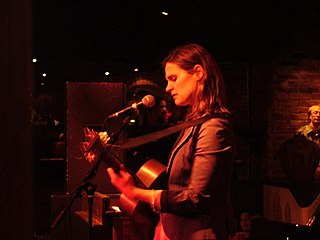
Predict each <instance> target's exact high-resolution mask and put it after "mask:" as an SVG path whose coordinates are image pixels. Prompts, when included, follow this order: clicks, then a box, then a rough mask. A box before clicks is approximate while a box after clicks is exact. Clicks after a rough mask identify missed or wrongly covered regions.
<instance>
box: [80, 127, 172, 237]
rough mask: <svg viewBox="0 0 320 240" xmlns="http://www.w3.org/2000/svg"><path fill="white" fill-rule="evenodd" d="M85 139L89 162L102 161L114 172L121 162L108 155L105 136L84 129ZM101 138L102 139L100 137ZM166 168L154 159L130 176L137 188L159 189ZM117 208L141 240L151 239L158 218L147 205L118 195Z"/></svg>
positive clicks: (84, 145)
mask: <svg viewBox="0 0 320 240" xmlns="http://www.w3.org/2000/svg"><path fill="white" fill-rule="evenodd" d="M85 135H86V139H87V140H88V141H87V142H85V143H82V148H81V150H82V152H83V155H84V156H85V158H86V159H87V160H88V161H89V162H96V161H97V160H99V159H103V160H104V162H106V164H107V165H108V166H110V167H112V168H114V169H115V170H117V169H119V165H120V164H121V162H120V161H119V160H118V159H116V158H115V156H114V155H113V154H110V152H109V151H108V149H106V147H105V146H106V144H105V143H106V142H107V141H105V140H104V139H108V138H106V135H105V134H104V135H100V136H99V134H98V133H96V132H94V131H92V130H89V129H87V128H86V129H85ZM101 136H102V137H101ZM165 173H166V167H165V166H164V165H163V164H161V163H159V162H158V161H157V160H155V159H149V160H148V161H147V162H146V163H144V164H143V165H142V166H141V167H140V169H139V170H138V172H137V173H135V174H132V176H133V178H134V179H135V182H136V184H137V186H139V187H141V188H146V189H159V188H160V187H161V186H164V183H165V175H166V174H165ZM119 208H120V209H121V211H122V212H123V213H125V214H126V215H128V216H130V217H131V219H132V221H133V222H134V224H135V225H136V227H137V230H138V232H139V233H140V235H141V237H142V239H145V240H149V239H153V235H154V230H155V226H156V224H157V222H158V219H159V216H158V215H157V214H156V213H154V212H153V211H152V210H151V208H150V206H149V205H148V204H145V203H143V202H139V201H133V200H132V199H130V198H129V197H128V196H125V195H124V194H121V195H120V198H119Z"/></svg>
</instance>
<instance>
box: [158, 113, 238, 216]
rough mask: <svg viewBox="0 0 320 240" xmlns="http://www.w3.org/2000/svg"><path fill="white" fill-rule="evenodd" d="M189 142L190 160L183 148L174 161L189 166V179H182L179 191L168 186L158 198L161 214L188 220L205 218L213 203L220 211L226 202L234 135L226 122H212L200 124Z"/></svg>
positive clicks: (219, 120) (186, 147)
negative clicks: (164, 213) (187, 217)
mask: <svg viewBox="0 0 320 240" xmlns="http://www.w3.org/2000/svg"><path fill="white" fill-rule="evenodd" d="M191 141H192V143H190V144H189V145H188V144H186V146H185V149H187V152H188V153H189V155H190V156H187V155H188V154H186V152H184V148H183V147H182V148H181V149H180V150H179V151H181V152H180V153H179V154H177V155H176V157H175V159H174V161H182V162H183V164H184V165H186V164H185V162H187V163H188V164H189V163H190V166H187V168H188V167H189V168H190V175H189V176H188V177H187V178H186V177H182V178H181V179H182V180H181V182H180V184H181V185H180V186H178V187H176V186H175V184H173V185H171V184H170V182H169V187H168V190H165V191H163V192H162V194H161V211H162V212H171V213H176V214H179V215H187V216H188V215H199V214H200V215H208V214H210V213H211V211H212V207H214V206H212V204H213V203H217V204H218V205H219V207H220V206H221V205H223V204H224V203H223V201H227V198H228V197H227V194H228V193H229V192H228V191H229V189H226V188H229V181H230V179H231V174H232V151H233V135H232V131H231V129H230V127H229V124H228V122H227V121H226V120H224V119H211V120H209V121H207V122H205V123H203V124H202V126H201V128H200V129H199V132H198V134H196V135H195V136H194V138H193V139H192V140H191ZM192 148H193V149H192ZM185 157H187V158H189V160H188V161H184V160H182V159H181V158H185ZM188 164H187V165H188ZM184 167H185V166H184ZM173 174H174V173H173ZM219 201H220V202H219ZM218 205H217V207H218Z"/></svg>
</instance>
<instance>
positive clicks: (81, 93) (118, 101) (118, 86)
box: [66, 82, 125, 193]
mask: <svg viewBox="0 0 320 240" xmlns="http://www.w3.org/2000/svg"><path fill="white" fill-rule="evenodd" d="M66 96H67V99H66V101H67V102H66V105H67V113H66V116H67V129H66V133H67V167H66V172H67V173H66V190H67V192H69V193H70V192H72V191H73V190H74V189H75V188H76V187H78V186H79V184H80V183H81V181H82V180H83V178H84V177H85V176H86V175H87V173H88V172H89V171H91V168H92V164H90V163H88V162H87V161H86V159H85V158H84V157H83V156H82V153H81V150H80V144H81V142H82V141H84V133H83V128H84V127H89V128H91V129H95V130H97V131H99V130H101V127H102V126H103V123H104V121H105V119H106V117H107V116H108V115H110V114H112V113H114V112H116V111H119V110H121V109H122V108H123V107H124V105H125V85H124V84H123V83H104V82H99V83H92V82H90V83H89V82H67V83H66ZM121 125H122V119H121V118H118V119H113V120H110V121H109V122H108V125H107V127H108V129H107V131H108V134H109V135H110V134H112V133H117V131H119V129H120V127H121ZM123 135H124V134H121V135H120V137H119V139H118V142H119V143H121V141H123ZM116 153H117V155H118V157H119V159H120V160H121V161H122V160H123V156H124V154H123V151H120V150H119V149H118V150H117V152H116ZM91 183H93V184H94V185H96V186H97V191H99V192H101V193H112V192H117V191H116V189H115V188H114V187H113V186H112V185H111V183H110V182H109V179H108V177H107V173H106V165H105V164H104V163H103V162H102V163H101V165H100V166H99V168H98V171H97V172H96V175H95V177H94V178H93V180H92V181H91Z"/></svg>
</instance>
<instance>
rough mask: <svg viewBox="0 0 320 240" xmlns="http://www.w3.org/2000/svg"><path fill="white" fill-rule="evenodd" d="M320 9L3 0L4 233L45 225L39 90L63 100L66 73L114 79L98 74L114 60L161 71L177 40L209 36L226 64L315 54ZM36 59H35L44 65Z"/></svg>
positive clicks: (113, 66) (299, 4)
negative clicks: (36, 127)
mask: <svg viewBox="0 0 320 240" xmlns="http://www.w3.org/2000/svg"><path fill="white" fill-rule="evenodd" d="M319 10H320V7H319V1H316V0H312V1H300V0H299V1H272V0H260V1H233V2H231V1H215V0H211V1H145V2H142V1H107V0H105V1H85V0H82V1H81V0H79V1H67V0H65V1H62V0H60V1H58V0H57V1H45V0H43V1H38V0H33V1H30V0H29V1H28V0H23V1H22V0H12V1H4V2H3V3H2V4H1V7H0V13H1V14H0V19H1V21H0V33H1V34H0V35H1V38H0V43H1V44H0V56H1V58H0V67H1V68H0V69H1V80H2V84H3V85H2V88H1V91H2V92H1V101H0V102H1V109H2V114H1V120H2V127H1V133H2V134H1V136H2V137H1V146H2V158H1V161H2V162H1V163H2V164H1V173H2V174H1V183H2V184H1V193H2V198H1V206H2V208H1V214H0V215H1V226H2V227H1V231H2V232H1V235H2V237H3V239H32V238H33V234H34V232H35V231H36V230H37V229H36V228H37V226H35V219H34V202H35V186H34V171H35V162H34V159H33V155H32V140H33V139H32V131H31V130H32V127H31V122H30V114H31V113H30V111H31V106H32V99H31V98H32V96H33V94H34V93H35V92H36V93H38V92H39V93H41V92H42V91H45V92H46V93H50V94H53V95H56V94H57V93H58V94H59V95H58V96H61V101H63V97H64V92H63V91H64V84H65V82H66V81H78V80H81V81H94V80H100V81H108V80H109V79H105V78H104V79H103V78H102V77H101V76H100V75H99V74H101V73H102V75H103V73H104V71H105V68H106V67H107V70H109V71H110V72H111V75H112V74H114V75H112V76H116V75H123V74H126V73H131V72H132V69H133V68H136V67H138V68H139V69H141V71H153V70H158V69H159V62H160V61H161V59H162V57H163V56H164V55H165V54H166V52H167V51H168V50H169V49H170V48H172V47H174V46H175V45H178V44H181V43H189V42H197V43H199V44H202V45H204V46H205V47H206V48H208V50H210V51H211V52H212V54H213V56H214V57H215V58H216V59H217V60H218V62H220V63H224V62H250V63H256V62H272V61H274V59H296V58H308V59H310V58H314V59H317V58H319V53H320V51H319V50H320V48H319V40H320V39H319V38H320V33H319V25H320V16H319ZM161 11H167V12H168V13H169V15H168V16H163V15H162V14H161ZM31 58H37V59H38V62H37V64H32V62H31ZM101 69H103V70H102V71H101ZM43 72H46V73H47V77H46V78H45V86H46V87H45V88H43V87H41V86H42V85H41V83H42V82H44V78H43V77H42V73H43ZM122 79H125V78H122ZM266 85H267V84H266ZM262 93H263V91H262ZM60 94H61V95H60ZM261 98H262V97H261ZM239 187H245V188H246V186H245V185H241V186H239ZM249 187H250V184H249ZM249 187H248V188H249ZM240 195H242V194H240ZM240 195H239V196H240ZM17 219H18V220H19V223H18V221H17Z"/></svg>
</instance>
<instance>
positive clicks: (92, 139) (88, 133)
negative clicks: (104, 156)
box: [80, 127, 110, 163]
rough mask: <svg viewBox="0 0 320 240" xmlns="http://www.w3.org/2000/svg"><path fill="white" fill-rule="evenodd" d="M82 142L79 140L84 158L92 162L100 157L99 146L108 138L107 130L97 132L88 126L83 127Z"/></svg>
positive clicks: (104, 143)
mask: <svg viewBox="0 0 320 240" xmlns="http://www.w3.org/2000/svg"><path fill="white" fill-rule="evenodd" d="M83 133H84V139H85V141H84V142H81V144H80V149H81V152H82V154H83V156H84V157H85V159H86V160H87V161H88V162H89V163H92V162H94V161H95V160H96V159H97V158H98V157H100V153H101V148H103V147H104V145H106V144H107V143H108V141H109V140H110V137H109V136H108V133H107V132H97V131H95V130H91V129H89V128H87V127H86V128H84V129H83Z"/></svg>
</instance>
